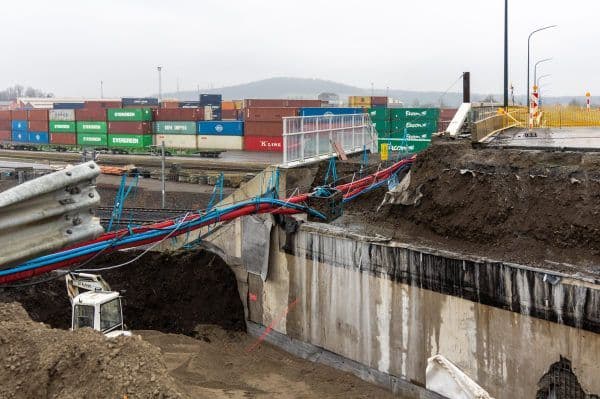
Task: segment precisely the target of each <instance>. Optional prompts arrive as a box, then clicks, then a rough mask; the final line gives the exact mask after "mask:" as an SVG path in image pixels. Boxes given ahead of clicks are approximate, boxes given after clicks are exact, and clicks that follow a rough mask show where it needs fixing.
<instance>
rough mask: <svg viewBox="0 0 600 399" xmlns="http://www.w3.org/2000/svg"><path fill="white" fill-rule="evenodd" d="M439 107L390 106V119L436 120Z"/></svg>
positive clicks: (438, 115) (438, 116) (438, 114)
mask: <svg viewBox="0 0 600 399" xmlns="http://www.w3.org/2000/svg"><path fill="white" fill-rule="evenodd" d="M439 118H440V109H439V108H392V109H391V119H392V120H401V121H414V122H417V121H437V120H438V119H439Z"/></svg>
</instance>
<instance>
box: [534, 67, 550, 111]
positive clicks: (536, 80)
mask: <svg viewBox="0 0 600 399" xmlns="http://www.w3.org/2000/svg"><path fill="white" fill-rule="evenodd" d="M548 76H552V74H551V73H547V74H546V75H542V76H540V77H539V78H537V79H535V85H536V86H537V90H538V96H539V101H540V107H541V106H542V88H541V86H540V81H541V80H542V79H545V78H547V77H548ZM547 86H548V84H546V85H544V87H547Z"/></svg>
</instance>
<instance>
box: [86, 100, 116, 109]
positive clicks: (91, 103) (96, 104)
mask: <svg viewBox="0 0 600 399" xmlns="http://www.w3.org/2000/svg"><path fill="white" fill-rule="evenodd" d="M84 104H85V108H121V101H104V100H88V101H84Z"/></svg>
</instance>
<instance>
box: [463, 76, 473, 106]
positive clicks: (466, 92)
mask: <svg viewBox="0 0 600 399" xmlns="http://www.w3.org/2000/svg"><path fill="white" fill-rule="evenodd" d="M470 102H471V72H463V103H470Z"/></svg>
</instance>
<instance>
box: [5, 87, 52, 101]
mask: <svg viewBox="0 0 600 399" xmlns="http://www.w3.org/2000/svg"><path fill="white" fill-rule="evenodd" d="M19 97H46V98H50V97H54V94H52V93H46V92H44V91H42V90H38V89H34V88H33V87H31V86H28V87H25V86H22V85H20V84H16V85H14V86H12V87H8V88H6V89H4V90H0V101H12V100H16V99H17V98H19Z"/></svg>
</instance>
